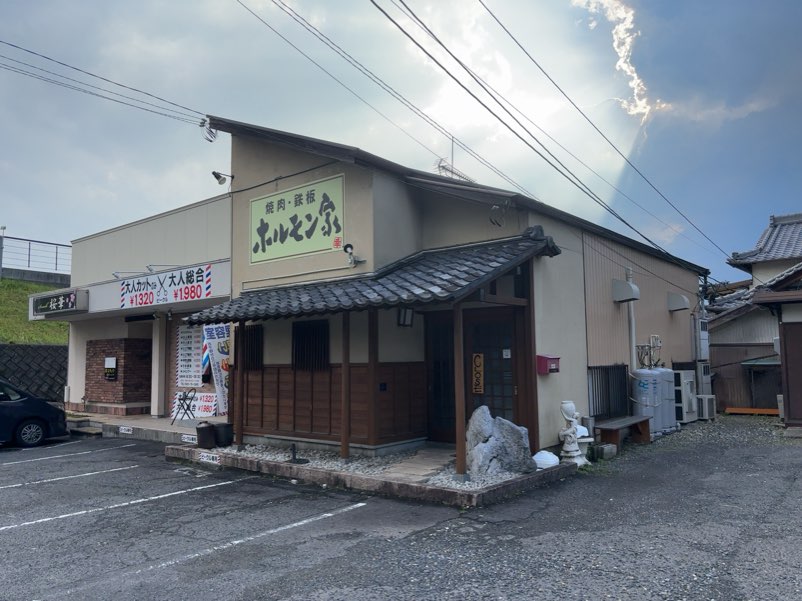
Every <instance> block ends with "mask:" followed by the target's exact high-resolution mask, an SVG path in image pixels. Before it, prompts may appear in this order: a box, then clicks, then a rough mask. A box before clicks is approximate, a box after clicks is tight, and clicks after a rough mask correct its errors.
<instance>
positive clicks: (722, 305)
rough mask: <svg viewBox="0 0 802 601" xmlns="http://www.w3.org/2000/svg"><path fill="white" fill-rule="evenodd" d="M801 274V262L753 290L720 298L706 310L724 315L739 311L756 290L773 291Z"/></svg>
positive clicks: (740, 291)
mask: <svg viewBox="0 0 802 601" xmlns="http://www.w3.org/2000/svg"><path fill="white" fill-rule="evenodd" d="M801 273H802V261H800V262H799V263H797V264H795V265H793V266H792V267H789V268H788V269H786V270H785V271H783V272H781V273H778V274H777V275H776V276H774V277H773V278H771V279H770V280H769V281H768V282H765V283H764V284H761V285H760V286H755V287H754V288H750V289H744V290H738V291H736V292H733V293H732V294H727V295H725V296H720V297H719V298H717V299H715V300H713V301H711V302H710V304H708V306H707V310H708V311H709V312H711V313H717V314H722V315H723V314H724V313H729V312H730V311H734V310H735V309H740V308H741V307H744V306H746V305H749V304H751V303H752V298H753V297H754V295H755V292H757V291H758V290H774V289H775V288H776V287H777V286H778V284H782V283H783V282H786V281H787V280H788V279H789V278H792V277H793V276H795V275H797V274H801Z"/></svg>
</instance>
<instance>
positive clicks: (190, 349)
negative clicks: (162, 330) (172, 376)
mask: <svg viewBox="0 0 802 601" xmlns="http://www.w3.org/2000/svg"><path fill="white" fill-rule="evenodd" d="M175 364H176V386H178V387H179V388H198V387H200V386H201V385H202V384H203V382H202V375H203V330H202V329H201V328H193V327H191V326H178V339H177V345H176V363H175Z"/></svg>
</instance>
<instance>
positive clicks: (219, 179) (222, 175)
mask: <svg viewBox="0 0 802 601" xmlns="http://www.w3.org/2000/svg"><path fill="white" fill-rule="evenodd" d="M212 175H213V176H214V179H216V180H217V183H218V184H220V185H221V186H222V185H223V184H224V183H226V178H227V177H230V178H231V179H232V180H233V179H234V176H233V175H231V174H230V173H220V172H219V171H212Z"/></svg>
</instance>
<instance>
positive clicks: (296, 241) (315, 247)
mask: <svg viewBox="0 0 802 601" xmlns="http://www.w3.org/2000/svg"><path fill="white" fill-rule="evenodd" d="M250 225H251V263H261V262H262V261H270V260H271V259H281V258H284V257H292V256H295V255H300V254H306V253H313V252H319V251H325V250H339V249H342V247H343V235H344V234H343V228H344V227H345V224H344V216H343V176H342V175H338V176H337V177H333V178H330V179H325V180H321V181H317V182H312V183H309V184H305V185H303V186H299V187H297V188H291V189H289V190H284V191H283V192H278V193H276V194H271V195H269V196H262V197H261V198H255V199H254V200H252V201H251V224H250Z"/></svg>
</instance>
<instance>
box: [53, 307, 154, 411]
mask: <svg viewBox="0 0 802 601" xmlns="http://www.w3.org/2000/svg"><path fill="white" fill-rule="evenodd" d="M141 325H142V324H134V323H132V324H127V323H126V322H125V321H124V320H123V319H122V318H121V317H120V318H108V319H92V320H87V321H74V322H71V323H70V335H69V344H68V347H69V348H68V352H69V357H70V360H69V364H68V366H67V386H68V387H69V389H70V398H69V400H70V401H71V402H73V403H80V402H81V398H82V397H83V396H84V392H85V390H86V343H87V341H89V340H110V339H115V338H129V337H130V338H150V332H151V330H150V328H149V327H148V328H147V330H144V329H143V328H142V327H135V328H134V329H133V330H132V329H131V326H141ZM146 325H150V322H148V324H146Z"/></svg>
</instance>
